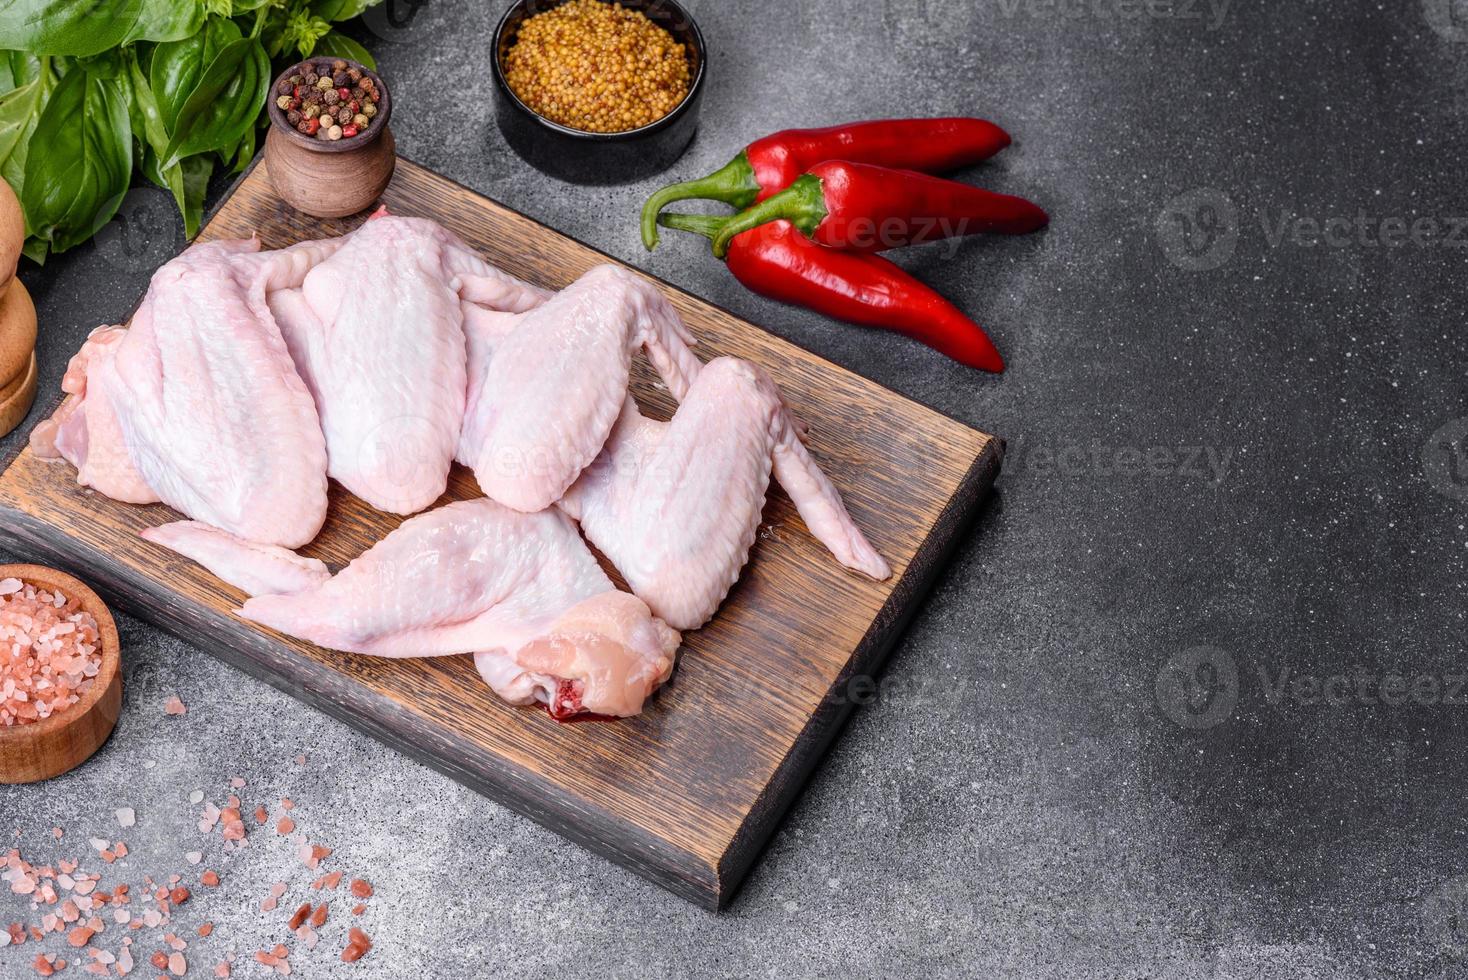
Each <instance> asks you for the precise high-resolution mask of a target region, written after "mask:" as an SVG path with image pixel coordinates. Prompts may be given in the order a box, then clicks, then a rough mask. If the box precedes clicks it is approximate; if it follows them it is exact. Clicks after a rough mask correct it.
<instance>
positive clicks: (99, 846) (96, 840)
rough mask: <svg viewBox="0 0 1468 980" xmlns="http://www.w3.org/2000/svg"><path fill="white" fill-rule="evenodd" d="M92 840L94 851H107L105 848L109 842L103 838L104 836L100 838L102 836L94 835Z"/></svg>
mask: <svg viewBox="0 0 1468 980" xmlns="http://www.w3.org/2000/svg"><path fill="white" fill-rule="evenodd" d="M91 842H92V850H94V851H105V850H107V842H106V841H105V840H103V839H102V838H100V837H93V838H91Z"/></svg>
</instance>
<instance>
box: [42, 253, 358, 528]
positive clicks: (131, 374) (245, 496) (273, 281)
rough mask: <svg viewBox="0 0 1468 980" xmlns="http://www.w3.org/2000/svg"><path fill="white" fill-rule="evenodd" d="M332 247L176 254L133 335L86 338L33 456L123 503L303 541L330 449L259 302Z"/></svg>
mask: <svg viewBox="0 0 1468 980" xmlns="http://www.w3.org/2000/svg"><path fill="white" fill-rule="evenodd" d="M336 248H337V245H336V243H335V242H306V243H303V244H301V245H297V246H293V247H291V248H288V249H282V250H280V251H274V252H259V251H258V249H259V243H258V242H257V241H255V240H254V239H250V240H248V241H227V242H210V243H206V244H199V245H194V246H192V247H190V248H189V249H187V250H185V251H184V252H183V253H182V254H181V255H179V256H178V257H177V258H176V259H174V260H173V261H171V262H169V263H168V264H167V265H164V266H163V267H162V268H161V269H159V270H158V272H157V273H156V274H154V276H153V281H152V284H151V285H150V287H149V289H148V294H147V296H146V297H145V298H144V300H143V302H142V305H141V306H139V307H138V311H137V312H136V313H135V314H134V315H133V319H132V325H131V326H130V327H129V328H128V329H123V328H121V327H105V328H102V329H100V330H98V331H96V332H94V333H93V334H92V336H91V338H90V339H89V340H88V341H87V343H86V344H85V345H84V346H83V348H82V350H81V351H80V352H79V353H78V354H77V355H76V357H75V358H73V359H72V363H71V365H70V367H69V368H68V370H67V373H66V377H65V379H64V380H63V382H62V387H63V389H64V390H66V391H67V392H68V394H69V395H70V397H69V398H68V400H67V402H66V403H65V404H64V405H63V406H62V408H61V409H60V410H59V411H58V412H57V414H56V416H55V417H53V418H52V419H50V420H48V421H47V422H45V423H42V425H40V426H38V427H37V429H36V431H35V432H34V433H33V434H32V439H31V443H32V446H33V447H34V448H35V449H36V451H37V453H38V454H39V455H41V456H50V457H53V458H64V459H66V460H68V461H69V462H71V463H72V464H73V465H75V466H76V468H77V479H78V481H79V482H81V483H82V484H83V485H85V486H91V487H93V488H95V489H96V490H98V491H99V492H101V493H104V494H107V495H108V496H111V497H114V498H116V499H118V500H123V501H126V502H129V503H152V502H156V501H160V500H161V501H162V502H164V503H166V504H168V505H169V506H170V507H172V508H174V509H175V510H178V511H180V512H182V513H184V514H186V515H188V516H189V517H192V518H194V519H195V520H198V521H202V522H205V523H207V524H210V525H212V526H214V527H217V528H221V529H223V530H226V531H228V532H230V533H232V534H234V535H237V536H239V537H241V538H244V539H247V540H250V541H255V542H259V543H262V544H273V545H280V546H282V547H286V548H295V547H299V546H301V545H303V544H305V543H306V542H308V541H310V540H311V539H312V538H314V537H315V536H316V533H317V532H318V531H319V530H320V529H321V525H322V522H323V521H324V520H325V518H326V445H325V441H324V440H323V438H322V435H321V425H320V422H319V420H318V418H317V415H316V407H315V405H314V404H313V403H312V400H311V395H310V393H309V392H308V391H307V390H306V387H305V385H303V384H302V383H301V379H300V377H299V376H298V375H297V374H296V370H295V367H294V365H292V363H291V359H290V354H289V352H288V351H287V350H286V346H285V342H284V340H283V339H282V337H281V334H280V331H279V329H278V327H277V325H276V323H275V319H274V317H273V316H272V315H271V313H270V309H269V306H268V304H267V301H266V296H267V293H268V292H269V291H270V290H273V289H285V288H290V287H292V286H298V285H300V284H301V282H302V281H303V280H304V279H305V278H306V276H307V274H308V272H309V271H310V270H311V269H312V268H313V267H314V266H315V265H317V264H318V263H319V262H322V261H324V260H325V259H326V257H327V256H329V255H331V253H332V252H334V251H335V250H336Z"/></svg>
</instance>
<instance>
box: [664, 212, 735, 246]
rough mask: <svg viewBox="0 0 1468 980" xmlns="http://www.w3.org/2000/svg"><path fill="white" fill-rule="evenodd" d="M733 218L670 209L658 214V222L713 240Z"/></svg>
mask: <svg viewBox="0 0 1468 980" xmlns="http://www.w3.org/2000/svg"><path fill="white" fill-rule="evenodd" d="M732 220H734V219H733V218H721V217H719V216H718V215H716V214H682V213H680V212H677V211H670V212H668V213H667V214H660V215H658V224H660V225H662V226H663V227H664V228H672V229H673V230H674V231H691V232H693V233H694V234H695V235H702V236H703V237H704V238H707V239H709V240H713V239H714V238H715V237H716V236H717V235H718V234H719V232H720V231H722V230H723V229H724V226H725V225H726V224H728V223H729V222H730V221H732Z"/></svg>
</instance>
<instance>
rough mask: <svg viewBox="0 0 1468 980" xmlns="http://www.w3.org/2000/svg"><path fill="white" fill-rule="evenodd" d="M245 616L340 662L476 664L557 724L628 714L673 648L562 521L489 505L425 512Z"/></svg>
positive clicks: (516, 699) (651, 687)
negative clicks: (466, 656) (469, 656)
mask: <svg viewBox="0 0 1468 980" xmlns="http://www.w3.org/2000/svg"><path fill="white" fill-rule="evenodd" d="M240 615H241V616H243V617H244V618H246V619H248V620H251V621H253V622H256V623H260V624H261V625H264V626H268V627H270V628H272V629H275V630H279V631H280V632H282V633H287V634H289V635H291V636H295V637H299V638H301V639H304V640H309V641H311V642H312V643H316V644H318V645H320V646H323V647H327V648H329V649H333V650H342V651H346V652H349V653H363V654H370V655H372V656H378V657H435V656H445V655H449V654H459V653H473V654H475V655H476V656H475V664H476V666H477V667H478V669H479V672H480V674H481V675H482V676H483V677H484V679H485V681H486V682H487V683H489V685H490V686H491V687H492V688H494V690H495V691H496V692H497V693H498V694H499V695H500V696H501V697H503V698H504V699H505V700H507V701H509V702H510V703H512V704H531V703H537V702H538V703H541V704H544V705H546V706H547V707H548V708H549V709H550V711H551V713H552V714H553V715H555V716H557V717H569V716H571V715H575V714H579V713H582V712H590V713H593V714H599V715H608V716H616V717H625V716H628V715H634V714H636V713H637V712H639V711H640V710H641V709H642V704H643V702H644V700H646V698H647V697H648V696H649V695H650V694H651V693H652V692H653V691H655V690H656V689H657V688H658V687H659V686H660V685H661V684H662V683H663V682H664V681H666V680H667V679H668V676H669V675H670V674H671V673H672V670H673V660H674V655H675V654H676V652H677V649H678V644H679V636H678V634H677V633H676V632H675V631H673V630H672V629H670V628H669V627H668V626H667V625H666V624H665V623H663V622H662V621H661V620H660V619H657V618H656V617H654V616H653V615H652V613H651V612H649V611H648V608H647V605H646V604H645V603H644V602H643V601H642V600H641V599H638V598H637V597H636V596H633V595H629V594H627V593H625V592H618V591H616V589H615V588H614V587H613V585H612V582H611V580H610V579H608V578H607V576H606V573H605V572H603V571H602V570H601V567H600V566H599V565H598V564H597V563H596V559H595V558H593V557H592V555H591V552H590V551H589V550H588V549H587V547H586V544H585V542H583V541H582V540H581V536H580V535H579V534H578V533H577V531H576V527H575V525H573V524H572V523H571V521H570V520H569V519H568V518H566V516H565V515H564V514H561V513H560V512H559V511H556V510H546V511H542V512H540V513H537V514H522V513H520V512H518V511H514V510H510V509H509V508H507V507H503V506H501V505H500V504H497V503H495V502H494V501H492V500H490V499H488V498H484V497H481V498H478V499H476V500H466V501H460V502H458V503H453V504H448V505H447V506H444V507H440V508H437V509H436V510H433V511H430V512H428V513H426V514H420V515H418V516H417V517H414V518H412V519H410V520H408V521H406V522H404V523H403V525H402V526H401V527H399V528H398V529H397V530H396V531H393V532H392V533H391V534H389V535H388V536H387V537H386V538H384V539H383V540H382V541H380V542H379V543H378V544H376V545H374V546H373V547H372V548H371V549H369V550H368V551H367V552H365V553H364V554H363V555H361V556H360V557H358V558H357V559H356V560H355V561H353V562H352V563H351V564H350V565H348V566H347V567H346V568H344V569H343V570H342V571H341V572H339V573H338V574H337V575H336V577H334V578H332V579H330V580H329V581H327V582H324V583H322V584H321V585H318V586H316V587H314V588H310V589H307V590H305V591H303V592H299V593H297V594H295V595H268V596H260V597H257V598H253V599H251V600H249V601H248V602H246V603H245V605H244V608H243V609H241V610H240Z"/></svg>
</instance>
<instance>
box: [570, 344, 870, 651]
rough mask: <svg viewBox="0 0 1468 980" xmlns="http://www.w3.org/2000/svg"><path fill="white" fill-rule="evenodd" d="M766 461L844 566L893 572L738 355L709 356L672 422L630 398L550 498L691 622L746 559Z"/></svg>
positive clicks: (629, 575)
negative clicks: (597, 445) (584, 465)
mask: <svg viewBox="0 0 1468 980" xmlns="http://www.w3.org/2000/svg"><path fill="white" fill-rule="evenodd" d="M772 464H773V467H774V470H775V475H776V477H777V478H778V479H779V480H780V483H781V484H782V485H783V486H784V487H785V489H786V491H787V492H788V493H789V494H790V496H791V499H792V500H793V501H794V502H795V505H796V507H797V508H798V509H799V511H800V514H801V517H803V518H804V519H805V522H806V524H807V525H808V526H809V527H810V529H811V532H812V533H813V534H814V535H815V536H816V537H817V538H818V539H820V541H821V542H822V543H823V544H825V545H826V546H827V547H828V548H829V549H830V550H831V552H832V553H833V554H834V555H835V556H836V558H837V559H838V560H839V561H841V563H842V564H844V565H847V566H848V567H851V568H854V569H856V570H857V571H860V572H862V573H864V574H866V575H869V576H871V577H873V578H877V579H883V578H886V577H887V576H888V575H890V574H891V569H890V568H889V567H888V566H887V563H886V562H885V561H883V560H882V558H881V556H880V555H878V554H877V553H876V551H875V550H873V548H872V546H871V545H870V544H868V543H867V541H866V538H865V537H863V536H862V533H861V531H860V530H859V529H858V528H857V527H856V525H855V524H854V523H853V522H852V520H851V517H850V515H848V514H847V512H846V507H845V505H844V504H843V503H842V501H841V496H840V494H839V493H838V492H837V491H836V488H835V487H833V486H832V485H831V483H830V481H829V480H827V479H826V476H825V474H824V473H822V472H821V470H820V468H819V467H818V466H817V465H816V463H815V461H814V460H812V459H811V457H810V455H809V453H808V452H807V451H806V449H805V447H804V446H803V445H802V444H801V442H800V440H799V438H797V435H796V429H795V425H794V424H793V420H792V419H791V416H790V413H789V412H788V411H787V410H786V408H785V406H784V404H783V403H782V402H781V400H780V394H779V392H778V391H777V390H776V388H775V384H774V382H773V381H771V380H770V377H769V375H768V374H766V373H765V372H764V371H763V370H762V369H761V368H759V367H758V366H756V365H754V364H751V363H749V362H748V361H742V360H738V359H736V358H730V357H721V358H717V359H715V360H713V361H710V362H709V363H708V365H706V366H705V367H704V368H703V370H702V371H701V372H700V373H699V375H698V377H697V380H695V381H694V382H693V386H692V387H691V388H690V389H689V390H688V392H687V394H686V396H685V397H684V399H683V403H682V404H681V405H680V406H679V407H678V411H677V414H675V415H674V416H673V419H672V421H671V422H658V421H654V420H652V419H648V418H645V417H643V415H642V414H641V413H640V412H639V411H638V409H637V405H636V403H635V402H633V400H632V399H631V398H628V399H627V400H626V404H625V406H624V408H623V410H622V415H621V417H620V418H619V419H618V421H617V425H616V428H615V429H614V430H613V432H612V435H611V438H610V439H609V440H608V441H607V444H606V448H605V449H604V450H603V451H602V453H601V455H600V456H599V457H597V459H596V461H595V462H594V463H593V464H592V465H591V466H590V467H589V468H588V469H587V470H586V471H585V472H584V473H583V474H582V475H581V478H580V479H579V480H578V481H577V482H576V484H575V485H574V486H573V487H572V488H571V489H570V491H569V492H568V493H567V494H566V495H565V497H564V498H563V499H562V500H561V502H560V507H561V509H562V510H564V511H565V512H566V513H568V514H569V515H570V516H572V517H573V518H575V519H576V520H578V521H580V522H581V527H582V529H583V531H584V532H585V534H586V536H587V538H588V539H589V540H590V541H591V543H592V544H594V545H596V547H597V548H598V549H600V550H601V552H602V553H603V554H605V555H606V556H607V557H608V558H609V559H611V561H612V563H613V564H614V565H616V567H617V569H618V571H620V572H621V573H622V576H623V577H624V578H625V579H626V580H627V584H628V586H629V587H631V589H632V591H633V592H634V593H636V594H637V596H638V597H639V598H641V599H643V600H644V601H645V602H646V603H647V604H648V606H649V607H650V608H651V609H652V611H653V612H654V613H655V614H656V615H657V616H659V617H660V618H662V619H663V620H664V621H665V622H667V623H668V625H670V626H672V627H673V628H675V629H680V630H689V629H697V628H698V627H700V626H702V625H703V624H704V623H705V622H707V621H708V620H709V619H710V618H711V617H712V616H713V614H714V611H715V610H717V609H718V607H719V604H720V603H721V602H723V600H724V596H725V595H727V594H728V592H729V589H730V588H731V587H732V586H733V584H734V582H735V581H736V580H737V579H738V578H739V570H740V569H741V568H743V566H744V563H745V561H746V560H747V559H748V557H749V550H750V547H751V546H752V545H753V544H754V539H755V533H756V532H757V530H758V529H759V523H760V513H761V511H762V510H763V508H764V503H765V490H766V488H767V487H768V486H769V482H770V470H771V466H772Z"/></svg>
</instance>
